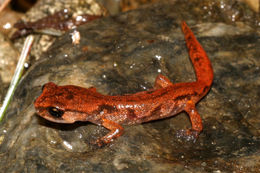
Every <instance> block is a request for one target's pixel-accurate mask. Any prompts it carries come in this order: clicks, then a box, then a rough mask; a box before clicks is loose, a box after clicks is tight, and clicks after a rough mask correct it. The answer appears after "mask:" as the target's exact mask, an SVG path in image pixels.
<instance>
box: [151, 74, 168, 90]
mask: <svg viewBox="0 0 260 173" xmlns="http://www.w3.org/2000/svg"><path fill="white" fill-rule="evenodd" d="M171 85H173V83H172V82H171V81H170V80H169V79H168V78H167V77H166V76H164V75H162V74H159V75H158V76H157V77H156V79H155V82H154V89H160V88H165V87H168V86H171Z"/></svg>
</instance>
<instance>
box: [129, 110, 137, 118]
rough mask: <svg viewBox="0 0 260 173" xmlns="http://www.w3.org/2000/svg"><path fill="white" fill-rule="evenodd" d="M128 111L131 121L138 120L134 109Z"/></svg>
mask: <svg viewBox="0 0 260 173" xmlns="http://www.w3.org/2000/svg"><path fill="white" fill-rule="evenodd" d="M127 111H128V114H127V115H128V117H129V118H130V119H136V114H135V110H133V109H127Z"/></svg>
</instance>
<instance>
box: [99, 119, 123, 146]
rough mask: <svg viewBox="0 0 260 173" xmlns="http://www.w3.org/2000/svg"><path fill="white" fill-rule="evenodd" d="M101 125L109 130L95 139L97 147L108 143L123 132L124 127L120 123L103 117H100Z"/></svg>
mask: <svg viewBox="0 0 260 173" xmlns="http://www.w3.org/2000/svg"><path fill="white" fill-rule="evenodd" d="M102 126H104V127H105V128H107V129H108V130H110V132H109V133H108V134H106V135H105V136H103V137H102V138H100V139H98V140H97V141H96V144H97V145H98V146H99V147H102V146H103V145H105V144H109V143H110V142H112V141H113V140H114V139H115V138H118V137H119V136H121V135H122V134H123V132H124V128H123V127H122V126H121V125H119V124H117V123H115V122H113V121H111V120H108V119H105V118H102Z"/></svg>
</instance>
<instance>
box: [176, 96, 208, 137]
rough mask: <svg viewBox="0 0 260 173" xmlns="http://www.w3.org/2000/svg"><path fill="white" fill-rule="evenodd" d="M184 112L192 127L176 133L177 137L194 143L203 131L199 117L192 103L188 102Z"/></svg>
mask: <svg viewBox="0 0 260 173" xmlns="http://www.w3.org/2000/svg"><path fill="white" fill-rule="evenodd" d="M185 111H186V112H187V113H188V115H189V117H190V121H191V125H192V127H191V129H188V130H180V131H179V132H178V133H177V137H179V138H184V139H185V140H187V141H193V142H196V139H197V138H198V136H199V134H200V132H201V131H202V129H203V125H202V120H201V117H200V115H199V113H198V111H197V109H196V108H195V104H194V103H192V101H188V103H187V106H186V108H185Z"/></svg>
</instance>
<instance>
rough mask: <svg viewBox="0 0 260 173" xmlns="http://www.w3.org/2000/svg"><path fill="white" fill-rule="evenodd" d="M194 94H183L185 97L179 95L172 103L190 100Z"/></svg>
mask: <svg viewBox="0 0 260 173" xmlns="http://www.w3.org/2000/svg"><path fill="white" fill-rule="evenodd" d="M193 95H194V94H185V95H181V96H178V97H176V98H175V99H174V101H179V100H183V99H188V100H190V99H191V96H193Z"/></svg>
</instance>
